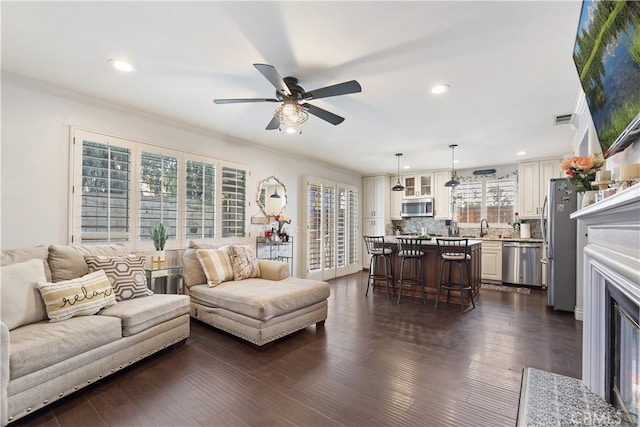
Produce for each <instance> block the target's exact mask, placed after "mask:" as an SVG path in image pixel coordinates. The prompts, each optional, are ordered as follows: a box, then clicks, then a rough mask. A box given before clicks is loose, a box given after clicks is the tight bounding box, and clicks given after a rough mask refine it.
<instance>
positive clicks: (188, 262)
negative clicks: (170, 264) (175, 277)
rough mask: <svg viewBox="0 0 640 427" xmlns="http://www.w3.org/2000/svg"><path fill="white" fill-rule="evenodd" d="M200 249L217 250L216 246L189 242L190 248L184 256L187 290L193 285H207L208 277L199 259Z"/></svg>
mask: <svg viewBox="0 0 640 427" xmlns="http://www.w3.org/2000/svg"><path fill="white" fill-rule="evenodd" d="M198 249H215V246H213V245H211V244H208V243H200V242H195V241H193V240H191V241H189V247H188V248H187V249H186V250H185V251H184V254H183V255H182V266H183V281H184V285H185V286H186V287H187V288H190V287H191V286H193V285H201V284H203V283H207V276H206V275H205V274H204V270H203V269H202V265H201V264H200V260H199V259H198V255H197V250H198Z"/></svg>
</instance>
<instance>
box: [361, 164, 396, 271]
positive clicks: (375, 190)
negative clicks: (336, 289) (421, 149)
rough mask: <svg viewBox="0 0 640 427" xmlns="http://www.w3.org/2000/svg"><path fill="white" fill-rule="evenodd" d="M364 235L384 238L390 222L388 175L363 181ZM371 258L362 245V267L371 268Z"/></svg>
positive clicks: (366, 178)
mask: <svg viewBox="0 0 640 427" xmlns="http://www.w3.org/2000/svg"><path fill="white" fill-rule="evenodd" d="M362 193H363V200H362V235H363V236H384V235H385V234H386V233H385V229H386V224H387V222H389V221H390V217H389V206H390V204H391V202H390V198H391V195H390V193H391V189H390V186H389V177H388V176H387V175H377V176H367V177H364V178H363V179H362ZM369 261H370V257H369V256H368V254H367V247H366V245H364V242H363V244H362V266H363V267H365V268H369Z"/></svg>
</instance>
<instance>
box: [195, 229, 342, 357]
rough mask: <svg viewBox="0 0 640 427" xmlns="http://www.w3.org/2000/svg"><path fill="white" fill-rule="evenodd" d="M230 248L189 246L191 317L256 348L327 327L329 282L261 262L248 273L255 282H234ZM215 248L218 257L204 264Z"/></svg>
mask: <svg viewBox="0 0 640 427" xmlns="http://www.w3.org/2000/svg"><path fill="white" fill-rule="evenodd" d="M228 248H229V247H224V248H218V251H215V248H213V247H211V246H208V245H205V244H201V243H197V242H191V243H190V245H189V248H188V249H187V250H186V251H185V253H184V255H183V268H184V284H185V292H187V293H188V294H189V296H190V298H191V316H192V317H193V318H195V319H198V320H200V321H202V322H205V323H207V324H209V325H211V326H214V327H215V328H218V329H221V330H223V331H226V332H228V333H230V334H233V335H235V336H238V337H240V338H242V339H244V340H246V341H249V342H251V343H252V344H254V345H256V346H262V345H265V344H267V343H270V342H272V341H274V340H276V339H278V338H281V337H284V336H286V335H289V334H291V333H292V332H295V331H298V330H301V329H304V328H306V327H308V326H310V325H313V324H316V325H317V326H322V325H323V324H324V321H325V319H326V318H327V298H328V297H329V292H330V291H329V285H328V284H327V283H326V282H322V281H318V280H308V279H300V278H296V277H290V276H289V265H288V264H287V263H285V262H280V261H271V260H262V259H261V260H256V261H257V269H258V270H259V272H257V271H255V270H254V271H253V272H252V273H251V274H249V275H250V276H254V277H249V278H244V279H241V280H235V279H236V278H237V274H234V272H230V271H229V269H230V268H231V264H232V260H231V259H229V258H233V255H234V254H233V251H231V254H230V255H229V250H228ZM211 249H214V250H213V251H209V252H212V253H214V255H215V256H216V257H217V258H215V259H214V260H213V261H211V260H212V258H211V257H210V258H208V259H209V264H207V262H206V261H205V263H204V264H203V261H202V259H203V257H202V255H203V251H207V250H211ZM248 250H249V251H252V250H253V251H255V249H253V248H251V247H249V248H248ZM199 251H200V253H199ZM216 252H217V253H216ZM203 265H207V266H208V268H207V269H204V268H203ZM225 270H226V272H225ZM235 273H237V272H235Z"/></svg>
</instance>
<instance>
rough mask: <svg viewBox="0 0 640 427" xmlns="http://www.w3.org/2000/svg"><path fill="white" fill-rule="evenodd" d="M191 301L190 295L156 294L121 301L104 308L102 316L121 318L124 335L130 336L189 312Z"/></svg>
mask: <svg viewBox="0 0 640 427" xmlns="http://www.w3.org/2000/svg"><path fill="white" fill-rule="evenodd" d="M205 286H207V285H205ZM189 302H190V301H189V297H188V296H186V295H166V294H154V295H151V296H148V297H146V298H136V299H130V300H125V301H120V302H119V303H118V304H116V305H114V306H112V307H109V308H105V309H104V310H102V311H101V312H100V316H112V317H117V318H119V319H120V320H121V321H122V336H125V337H128V336H130V335H135V334H137V333H139V332H141V331H144V330H145V329H149V328H150V327H152V326H155V325H159V324H160V323H163V322H165V321H167V320H170V319H173V318H175V317H179V316H181V315H183V314H188V313H189Z"/></svg>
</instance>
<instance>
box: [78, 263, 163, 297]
mask: <svg viewBox="0 0 640 427" xmlns="http://www.w3.org/2000/svg"><path fill="white" fill-rule="evenodd" d="M84 260H85V261H86V263H87V267H88V268H89V272H93V271H97V270H103V271H104V272H105V274H106V275H107V278H109V282H111V286H112V287H113V290H114V291H115V294H116V301H122V300H125V299H132V298H139V297H146V296H147V295H151V294H153V291H151V290H150V289H149V288H147V277H146V275H145V272H144V265H145V263H146V262H147V260H146V259H145V257H144V256H142V255H125V256H117V257H105V256H96V255H85V256H84Z"/></svg>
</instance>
